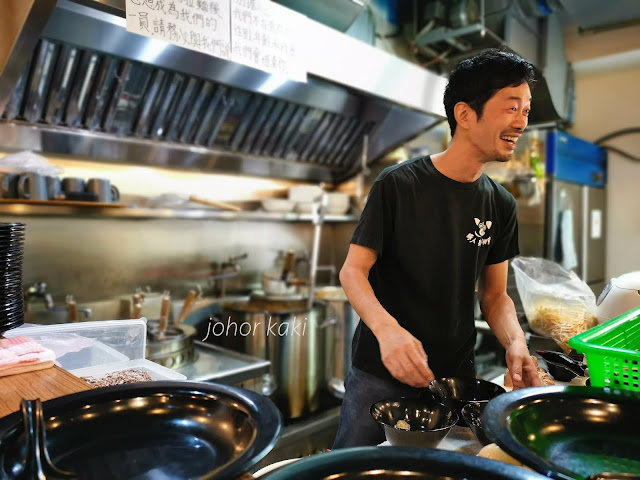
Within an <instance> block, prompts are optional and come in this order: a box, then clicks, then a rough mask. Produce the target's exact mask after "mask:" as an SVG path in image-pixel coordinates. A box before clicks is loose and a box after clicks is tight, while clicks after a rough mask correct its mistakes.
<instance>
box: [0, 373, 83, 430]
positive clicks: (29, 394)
mask: <svg viewBox="0 0 640 480" xmlns="http://www.w3.org/2000/svg"><path fill="white" fill-rule="evenodd" d="M92 388H93V387H91V385H89V384H88V383H87V382H85V381H84V380H81V379H79V378H78V377H76V376H74V375H71V374H70V373H69V372H67V371H66V370H65V369H63V368H60V367H58V366H55V365H54V366H53V367H51V368H45V369H44V370H36V371H33V372H27V373H19V374H17V375H8V376H6V377H0V418H2V417H4V416H5V415H9V414H10V413H13V412H16V411H18V410H20V402H21V401H22V399H23V398H27V399H36V398H39V399H40V400H42V401H43V402H44V401H45V400H51V399H52V398H56V397H61V396H63V395H68V394H70V393H76V392H83V391H85V390H91V389H92Z"/></svg>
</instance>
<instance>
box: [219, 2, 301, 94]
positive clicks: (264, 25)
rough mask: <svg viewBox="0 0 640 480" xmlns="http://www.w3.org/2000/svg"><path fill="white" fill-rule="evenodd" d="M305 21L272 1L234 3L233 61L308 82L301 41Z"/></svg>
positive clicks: (232, 24) (232, 10) (232, 15)
mask: <svg viewBox="0 0 640 480" xmlns="http://www.w3.org/2000/svg"><path fill="white" fill-rule="evenodd" d="M306 20H307V19H306V17H305V16H304V15H301V14H299V13H297V12H294V11H293V10H290V9H288V8H286V7H283V6H281V5H278V4H277V3H275V2H272V1H270V0H231V46H232V48H231V59H232V60H233V61H235V62H238V63H243V64H245V65H249V66H250V67H254V68H258V69H260V70H264V71H267V72H270V73H272V74H275V75H280V76H283V77H287V78H290V79H292V80H296V81H299V82H306V81H307V71H306V68H305V66H304V63H303V58H304V56H303V54H302V52H301V45H302V44H303V42H301V41H300V38H301V37H300V36H301V34H302V29H303V26H304V23H305V21H306Z"/></svg>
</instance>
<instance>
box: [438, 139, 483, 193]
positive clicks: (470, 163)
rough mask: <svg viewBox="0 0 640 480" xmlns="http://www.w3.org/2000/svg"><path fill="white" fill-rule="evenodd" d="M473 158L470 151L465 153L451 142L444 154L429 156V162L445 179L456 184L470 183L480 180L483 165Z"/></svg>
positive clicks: (460, 147)
mask: <svg viewBox="0 0 640 480" xmlns="http://www.w3.org/2000/svg"><path fill="white" fill-rule="evenodd" d="M475 157H476V156H475V155H474V154H473V153H472V152H471V151H469V152H465V149H464V148H463V147H462V146H458V145H456V144H455V143H454V142H452V143H451V145H449V147H448V148H447V149H446V150H445V151H444V152H441V153H436V154H434V155H431V161H432V162H433V166H434V167H436V169H437V170H438V171H439V172H440V173H442V174H443V175H444V176H445V177H448V178H450V179H452V180H455V181H456V182H461V183H471V182H474V181H476V180H477V179H478V178H480V175H482V169H483V167H484V163H482V162H480V161H478V160H477V159H476V158H475Z"/></svg>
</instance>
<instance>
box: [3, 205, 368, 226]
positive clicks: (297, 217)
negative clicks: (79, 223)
mask: <svg viewBox="0 0 640 480" xmlns="http://www.w3.org/2000/svg"><path fill="white" fill-rule="evenodd" d="M2 215H10V216H47V217H48V216H51V215H57V216H73V217H76V218H77V217H106V218H124V219H131V220H138V219H139V220H143V219H154V218H168V219H191V220H203V219H204V220H207V219H208V220H230V221H256V222H263V221H267V222H311V219H312V216H311V214H308V213H272V212H264V211H243V212H231V211H223V210H213V209H207V208H175V209H174V208H139V207H126V208H115V207H86V206H83V207H76V206H60V205H25V204H4V205H0V216H2ZM358 218H359V215H352V214H348V215H326V216H325V217H324V221H325V222H356V221H357V220H358Z"/></svg>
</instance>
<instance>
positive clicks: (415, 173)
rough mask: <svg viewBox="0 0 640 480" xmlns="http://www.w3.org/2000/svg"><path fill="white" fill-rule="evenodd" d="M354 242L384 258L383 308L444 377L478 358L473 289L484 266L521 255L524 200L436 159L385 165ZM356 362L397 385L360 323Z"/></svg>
mask: <svg viewBox="0 0 640 480" xmlns="http://www.w3.org/2000/svg"><path fill="white" fill-rule="evenodd" d="M351 243H354V244H357V245H361V246H364V247H368V248H371V249H372V250H375V251H376V252H377V253H378V259H377V260H376V263H375V264H374V265H373V267H372V268H371V270H370V272H369V282H370V283H371V286H372V288H373V291H374V293H375V295H376V298H377V299H378V301H379V302H380V303H381V304H382V306H383V307H384V308H385V309H386V310H387V311H388V312H389V313H390V314H391V315H392V316H393V317H394V318H395V319H396V320H397V321H398V323H399V324H400V325H401V326H402V327H404V328H406V329H407V330H408V331H409V332H411V334H413V335H414V336H415V337H416V338H417V339H418V340H420V341H421V342H422V344H423V346H424V349H425V351H426V353H427V355H428V356H429V366H430V368H431V370H432V371H433V373H434V375H435V376H436V378H439V377H450V376H456V375H458V374H459V373H460V370H461V369H462V368H463V365H462V363H463V362H465V361H467V362H468V361H469V359H470V358H471V359H473V349H474V344H475V337H476V330H475V325H474V314H473V309H474V292H475V286H476V282H477V280H478V277H479V275H480V273H481V271H482V269H483V268H484V266H485V265H489V264H495V263H501V262H503V261H505V260H508V259H510V258H512V257H514V256H516V255H517V254H518V253H519V250H518V224H517V221H516V202H515V199H514V198H513V196H511V194H510V193H509V192H507V190H506V189H505V188H504V187H502V186H501V185H500V184H498V183H496V182H494V181H493V180H492V179H491V178H489V177H488V176H487V175H485V174H482V175H481V176H480V178H479V179H478V180H476V181H474V182H471V183H460V182H457V181H455V180H452V179H450V178H448V177H446V176H445V175H443V174H442V173H440V172H439V171H438V170H437V169H436V168H435V167H434V166H433V163H432V161H431V158H430V157H428V156H427V157H419V158H414V159H411V160H407V161H405V162H403V163H400V164H398V165H394V166H391V167H388V168H386V169H385V170H383V171H382V173H380V175H379V176H378V178H377V179H376V181H375V183H374V184H373V186H372V188H371V191H370V193H369V197H368V199H367V204H366V206H365V208H364V211H363V212H362V216H361V218H360V221H359V223H358V225H357V227H356V229H355V232H354V234H353V237H352V239H351ZM353 365H354V366H355V367H356V368H358V369H360V370H363V371H365V372H368V373H371V374H373V375H376V376H378V377H380V378H385V379H392V377H391V374H390V373H389V372H388V370H387V369H386V368H385V366H384V364H383V363H382V360H381V358H380V348H379V345H378V341H377V339H376V338H375V336H374V335H373V333H372V332H371V330H370V329H369V328H368V327H367V326H366V325H365V323H364V322H362V321H360V322H359V324H358V328H357V329H356V332H355V336H354V339H353Z"/></svg>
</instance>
